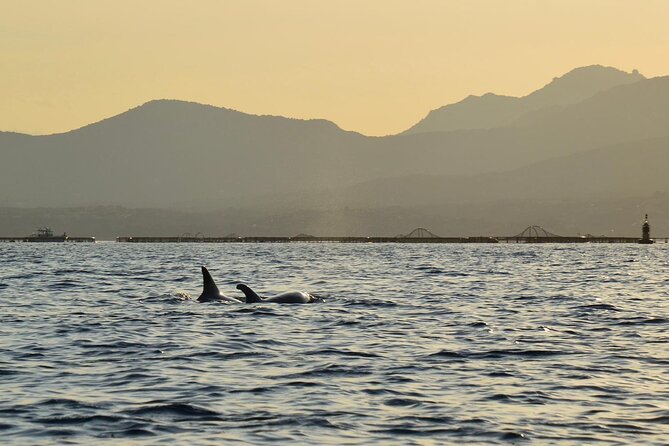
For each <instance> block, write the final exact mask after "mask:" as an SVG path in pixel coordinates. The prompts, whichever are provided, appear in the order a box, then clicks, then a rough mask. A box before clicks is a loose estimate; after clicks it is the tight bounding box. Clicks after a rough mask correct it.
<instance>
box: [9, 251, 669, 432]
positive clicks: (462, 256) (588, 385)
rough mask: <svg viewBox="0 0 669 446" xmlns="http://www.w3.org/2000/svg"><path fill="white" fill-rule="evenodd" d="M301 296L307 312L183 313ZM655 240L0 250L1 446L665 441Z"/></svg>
mask: <svg viewBox="0 0 669 446" xmlns="http://www.w3.org/2000/svg"><path fill="white" fill-rule="evenodd" d="M201 264H204V265H207V266H208V267H209V269H210V271H211V272H212V274H213V276H214V278H216V279H217V282H218V285H219V287H220V288H221V291H223V292H225V293H227V294H230V295H235V296H238V295H240V294H239V292H238V291H237V290H235V289H234V286H235V284H236V283H237V282H238V281H245V282H247V283H248V284H249V285H251V286H254V288H256V289H257V290H258V291H260V292H262V293H263V294H273V293H276V292H281V291H287V290H291V289H303V290H307V291H310V292H313V293H315V294H318V295H320V296H322V297H323V298H324V299H325V302H324V303H318V304H311V305H276V304H274V305H272V304H257V305H248V306H246V305H230V304H218V303H213V304H198V303H197V302H195V301H193V300H190V299H186V298H184V296H183V294H182V293H189V294H191V295H192V296H194V297H195V298H196V297H197V295H198V294H199V292H200V287H201V276H200V271H199V265H201ZM668 279H669V246H667V245H654V246H636V245H624V246H615V245H507V246H502V245H497V246H492V245H390V244H388V245H382V244H379V245H376V244H375V245H344V244H274V245H273V244H259V245H252V244H243V245H242V244H224V245H204V244H199V245H197V244H194V245H188V244H179V245H125V244H114V243H98V244H94V245H93V244H91V245H88V244H82V245H74V244H0V335H1V336H0V442H1V443H2V444H4V445H12V444H16V445H23V444H36V445H39V444H115V445H116V444H139V445H145V444H146V445H153V444H175V443H183V444H212V445H213V444H223V443H225V444H234V443H237V444H261V443H266V442H270V441H273V442H277V443H293V444H314V445H316V444H361V445H362V444H420V445H429V444H460V443H466V444H560V445H568V444H569V445H572V444H573V445H582V444H657V445H664V444H668V443H669V288H668V285H669V281H668Z"/></svg>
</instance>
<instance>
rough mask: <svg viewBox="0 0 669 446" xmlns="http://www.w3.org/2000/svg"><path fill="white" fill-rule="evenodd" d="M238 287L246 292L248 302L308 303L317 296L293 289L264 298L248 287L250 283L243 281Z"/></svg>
mask: <svg viewBox="0 0 669 446" xmlns="http://www.w3.org/2000/svg"><path fill="white" fill-rule="evenodd" d="M237 289H238V290H241V292H242V293H244V295H245V296H246V303H247V304H252V303H256V302H274V303H278V304H308V303H310V302H314V301H315V300H316V298H315V297H314V296H312V295H311V294H309V293H303V292H302V291H291V292H289V293H283V294H277V295H276V296H271V297H265V298H263V297H260V296H258V295H257V294H256V292H255V291H253V290H252V289H251V288H249V287H248V285H244V284H243V283H240V284H239V285H237Z"/></svg>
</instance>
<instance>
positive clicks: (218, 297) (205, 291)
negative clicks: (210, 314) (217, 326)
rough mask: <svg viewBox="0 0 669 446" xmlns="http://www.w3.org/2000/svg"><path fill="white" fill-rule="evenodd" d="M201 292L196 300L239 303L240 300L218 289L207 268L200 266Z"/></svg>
mask: <svg viewBox="0 0 669 446" xmlns="http://www.w3.org/2000/svg"><path fill="white" fill-rule="evenodd" d="M202 281H203V283H202V294H200V297H198V298H197V301H198V302H234V303H237V304H241V303H242V301H241V300H239V299H235V298H234V297H230V296H226V295H225V294H223V293H221V292H220V291H218V287H217V286H216V282H214V279H213V278H212V277H211V274H209V271H207V268H205V267H204V266H203V267H202Z"/></svg>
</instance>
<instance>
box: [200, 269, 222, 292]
mask: <svg viewBox="0 0 669 446" xmlns="http://www.w3.org/2000/svg"><path fill="white" fill-rule="evenodd" d="M220 294H221V292H220V291H218V287H217V286H216V282H214V279H213V278H212V277H211V274H209V271H208V270H207V268H205V267H204V266H203V267H202V295H203V296H218V295H220Z"/></svg>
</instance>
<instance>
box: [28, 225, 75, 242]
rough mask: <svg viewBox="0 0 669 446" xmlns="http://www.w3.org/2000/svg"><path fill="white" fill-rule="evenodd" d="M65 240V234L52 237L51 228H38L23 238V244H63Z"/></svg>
mask: <svg viewBox="0 0 669 446" xmlns="http://www.w3.org/2000/svg"><path fill="white" fill-rule="evenodd" d="M66 240H67V234H66V233H63V235H53V231H52V230H51V228H47V227H44V228H38V229H37V231H35V232H33V233H32V234H30V235H29V236H28V237H26V238H24V239H23V241H24V242H64V241H66Z"/></svg>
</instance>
